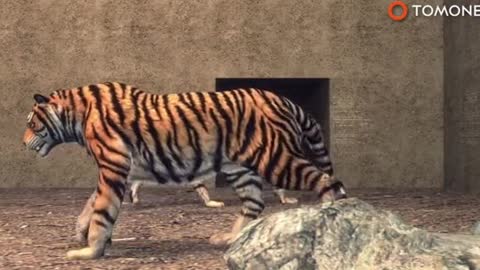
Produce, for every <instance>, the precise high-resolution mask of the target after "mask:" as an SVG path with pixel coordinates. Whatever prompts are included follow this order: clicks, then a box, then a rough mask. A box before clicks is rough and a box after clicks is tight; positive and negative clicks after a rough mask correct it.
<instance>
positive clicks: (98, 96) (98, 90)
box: [89, 85, 112, 138]
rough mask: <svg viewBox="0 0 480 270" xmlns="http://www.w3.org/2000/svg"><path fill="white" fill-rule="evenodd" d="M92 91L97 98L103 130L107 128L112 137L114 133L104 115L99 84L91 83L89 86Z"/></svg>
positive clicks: (97, 107)
mask: <svg viewBox="0 0 480 270" xmlns="http://www.w3.org/2000/svg"><path fill="white" fill-rule="evenodd" d="M89 89H90V93H92V95H93V97H94V98H95V107H96V109H97V111H98V113H99V114H100V119H99V120H100V124H101V125H102V128H103V130H105V133H106V134H107V136H108V137H110V138H112V134H111V133H110V130H109V129H108V128H107V124H106V123H105V117H104V115H103V106H102V103H103V102H102V96H101V94H100V88H98V86H97V85H90V86H89Z"/></svg>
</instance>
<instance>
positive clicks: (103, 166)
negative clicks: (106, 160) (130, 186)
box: [98, 164, 128, 178]
mask: <svg viewBox="0 0 480 270" xmlns="http://www.w3.org/2000/svg"><path fill="white" fill-rule="evenodd" d="M98 167H99V168H100V169H105V170H108V171H110V172H112V173H114V174H117V175H119V176H121V177H123V178H127V177H128V173H125V172H122V171H120V170H117V169H116V168H113V167H110V165H107V164H100V165H98Z"/></svg>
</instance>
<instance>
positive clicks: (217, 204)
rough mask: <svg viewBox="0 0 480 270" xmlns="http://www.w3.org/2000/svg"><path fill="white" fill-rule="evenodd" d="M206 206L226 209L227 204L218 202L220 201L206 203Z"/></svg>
mask: <svg viewBox="0 0 480 270" xmlns="http://www.w3.org/2000/svg"><path fill="white" fill-rule="evenodd" d="M205 206H206V207H209V208H221V207H224V206H225V204H224V203H223V202H218V201H208V202H206V203H205Z"/></svg>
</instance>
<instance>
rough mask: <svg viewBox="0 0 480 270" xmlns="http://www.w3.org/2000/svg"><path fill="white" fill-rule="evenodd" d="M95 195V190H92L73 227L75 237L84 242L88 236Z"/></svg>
mask: <svg viewBox="0 0 480 270" xmlns="http://www.w3.org/2000/svg"><path fill="white" fill-rule="evenodd" d="M96 197H97V191H94V192H93V193H92V195H90V198H88V200H87V203H86V204H85V207H84V208H83V210H82V213H80V215H79V216H78V218H77V225H76V227H75V233H76V234H75V239H76V240H77V241H78V242H80V243H82V244H85V243H86V242H87V238H88V227H89V226H90V220H91V218H92V214H93V204H94V203H95V198H96Z"/></svg>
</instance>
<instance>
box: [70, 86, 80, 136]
mask: <svg viewBox="0 0 480 270" xmlns="http://www.w3.org/2000/svg"><path fill="white" fill-rule="evenodd" d="M68 97H69V99H70V106H71V107H72V112H73V113H72V128H73V138H74V139H75V141H76V142H78V141H79V139H78V136H77V128H76V126H77V104H76V103H75V97H74V96H73V91H72V90H70V91H68Z"/></svg>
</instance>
